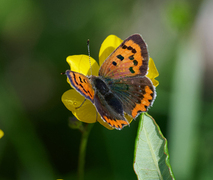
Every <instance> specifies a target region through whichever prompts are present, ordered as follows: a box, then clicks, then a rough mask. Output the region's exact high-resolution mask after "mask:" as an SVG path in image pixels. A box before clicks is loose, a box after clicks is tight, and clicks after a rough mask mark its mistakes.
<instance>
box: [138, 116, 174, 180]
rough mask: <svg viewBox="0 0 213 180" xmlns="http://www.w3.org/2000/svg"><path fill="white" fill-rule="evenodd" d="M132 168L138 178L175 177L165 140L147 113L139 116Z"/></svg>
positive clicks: (140, 179)
mask: <svg viewBox="0 0 213 180" xmlns="http://www.w3.org/2000/svg"><path fill="white" fill-rule="evenodd" d="M134 170H135V173H136V175H137V177H138V179H139V180H143V179H164V180H165V179H175V178H174V175H173V172H172V169H171V166H170V163H169V153H168V148H167V140H166V138H164V136H163V134H162V133H161V131H160V128H159V126H158V125H157V124H156V122H155V121H154V119H153V118H152V117H151V116H150V115H148V114H147V113H146V114H144V113H143V114H141V116H140V123H139V128H138V135H137V138H136V142H135V157H134Z"/></svg>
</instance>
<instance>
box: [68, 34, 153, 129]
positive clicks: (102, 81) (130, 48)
mask: <svg viewBox="0 0 213 180" xmlns="http://www.w3.org/2000/svg"><path fill="white" fill-rule="evenodd" d="M148 59H149V57H148V52H147V47H146V44H145V42H144V41H143V39H142V38H141V36H140V35H139V34H134V35H132V36H130V37H129V38H127V39H126V40H124V41H123V43H121V45H120V46H119V47H118V48H117V49H116V50H115V51H114V52H113V53H112V54H111V55H110V56H109V57H108V58H107V59H106V60H105V61H104V63H103V64H102V66H101V68H100V70H99V76H89V77H87V76H85V75H83V74H80V73H77V72H74V71H70V70H67V71H66V73H65V74H66V75H67V77H68V78H69V81H70V83H71V85H72V86H73V87H74V88H75V89H76V90H77V91H78V92H79V93H80V94H81V95H83V96H84V97H85V98H87V99H89V100H90V101H91V102H92V103H93V104H94V106H95V107H96V109H97V111H98V113H99V114H100V116H101V118H102V119H103V121H105V122H107V123H108V124H109V125H110V126H111V127H114V128H116V129H122V128H123V127H124V126H126V125H128V124H129V122H128V121H127V120H126V118H125V114H128V115H129V116H131V117H132V118H136V117H137V116H138V115H139V114H140V113H141V112H146V111H147V110H148V108H149V107H150V106H151V105H152V103H153V101H154V99H155V96H156V95H155V87H154V86H153V84H152V82H151V80H150V79H149V78H147V77H146V76H145V75H146V73H147V69H148Z"/></svg>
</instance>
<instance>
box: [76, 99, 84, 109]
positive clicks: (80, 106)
mask: <svg viewBox="0 0 213 180" xmlns="http://www.w3.org/2000/svg"><path fill="white" fill-rule="evenodd" d="M85 101H86V98H85V99H84V101H83V102H82V103H81V105H80V106H78V107H76V108H75V109H79V108H80V107H81V106H82V105H83V104H84V103H85Z"/></svg>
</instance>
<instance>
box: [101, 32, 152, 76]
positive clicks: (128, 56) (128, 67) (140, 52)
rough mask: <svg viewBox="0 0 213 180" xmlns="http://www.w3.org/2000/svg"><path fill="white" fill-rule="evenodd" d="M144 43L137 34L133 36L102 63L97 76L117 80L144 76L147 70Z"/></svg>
mask: <svg viewBox="0 0 213 180" xmlns="http://www.w3.org/2000/svg"><path fill="white" fill-rule="evenodd" d="M148 59H149V58H148V52H147V47H146V43H145V42H144V41H143V39H142V38H141V36H140V35H139V34H134V35H132V36H130V37H129V38H127V39H126V40H124V41H123V43H121V45H120V46H119V47H118V48H117V49H116V50H115V51H114V52H113V53H112V54H111V55H110V56H109V57H108V58H107V59H106V60H105V61H104V63H103V64H102V66H101V68H100V71H99V75H100V76H103V77H107V78H113V79H118V78H122V77H127V76H136V75H142V76H144V75H146V73H147V69H148Z"/></svg>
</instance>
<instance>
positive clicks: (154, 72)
mask: <svg viewBox="0 0 213 180" xmlns="http://www.w3.org/2000/svg"><path fill="white" fill-rule="evenodd" d="M158 76H159V73H158V70H157V68H156V66H155V63H154V61H153V59H152V58H149V69H148V73H147V75H146V77H148V78H149V79H151V81H152V83H153V85H154V86H155V87H157V86H158V84H159V82H158V81H157V80H155V78H156V77H158Z"/></svg>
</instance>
